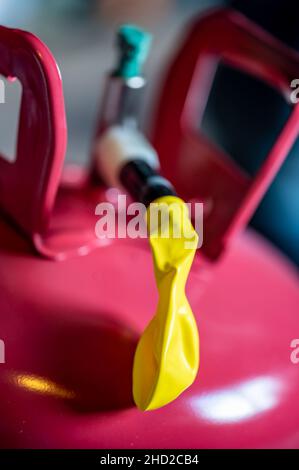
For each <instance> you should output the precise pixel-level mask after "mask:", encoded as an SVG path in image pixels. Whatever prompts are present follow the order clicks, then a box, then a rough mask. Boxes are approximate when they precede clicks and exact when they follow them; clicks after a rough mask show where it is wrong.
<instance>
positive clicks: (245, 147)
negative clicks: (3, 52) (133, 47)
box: [0, 0, 299, 265]
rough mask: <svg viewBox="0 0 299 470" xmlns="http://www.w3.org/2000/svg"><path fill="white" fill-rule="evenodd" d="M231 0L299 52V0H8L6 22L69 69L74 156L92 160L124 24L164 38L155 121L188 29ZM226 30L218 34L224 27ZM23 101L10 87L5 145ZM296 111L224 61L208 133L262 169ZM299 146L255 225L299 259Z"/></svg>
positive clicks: (158, 44)
mask: <svg viewBox="0 0 299 470" xmlns="http://www.w3.org/2000/svg"><path fill="white" fill-rule="evenodd" d="M220 5H226V6H228V5H230V6H233V7H234V8H236V9H238V10H240V11H242V12H243V13H244V14H245V15H246V16H248V17H249V18H251V19H253V20H254V21H255V22H257V23H259V24H260V25H261V26H262V27H264V28H265V29H267V30H268V31H269V32H271V33H272V34H273V35H275V36H277V37H278V38H279V39H281V40H282V41H283V42H285V43H286V44H288V45H290V46H291V47H293V48H295V49H297V50H298V49H299V2H295V1H294V0H291V1H290V0H235V1H234V0H232V1H221V0H48V1H47V2H45V1H44V0H26V1H22V0H1V2H0V24H2V25H7V26H13V27H17V28H22V29H26V30H29V31H31V32H33V33H35V34H37V35H38V36H39V37H40V38H41V39H42V40H43V41H44V42H45V43H46V44H47V45H48V46H49V48H50V49H51V51H52V52H53V54H54V56H55V58H56V60H57V62H58V64H59V66H60V69H61V73H62V78H63V84H64V95H65V102H66V110H67V120H68V150H67V157H66V158H67V160H68V161H75V162H79V163H82V164H87V163H88V159H89V153H90V144H91V138H92V135H93V132H94V127H95V120H96V117H97V113H98V106H99V103H100V97H101V91H102V86H103V83H104V78H105V73H106V72H107V71H108V70H110V69H111V67H112V64H113V63H114V60H115V56H114V35H115V30H116V28H117V27H118V26H119V24H121V23H123V22H133V23H137V24H139V25H140V26H143V27H145V28H146V29H148V30H149V31H151V32H152V33H153V35H154V43H153V49H152V53H151V55H150V58H149V61H148V62H147V65H146V74H147V76H148V78H149V86H148V88H147V91H146V99H145V103H144V107H143V117H144V121H145V125H146V123H147V122H148V121H149V120H150V116H151V110H152V103H153V102H154V100H153V97H154V96H155V94H156V91H157V90H158V89H159V86H160V85H161V78H162V76H163V75H162V73H161V71H163V69H164V68H165V66H166V65H167V62H168V61H169V59H170V56H171V54H172V52H173V51H174V50H175V48H176V47H177V44H178V40H179V37H180V35H181V32H182V30H183V29H184V26H185V25H186V24H187V23H188V21H189V20H190V19H191V18H193V17H194V16H195V15H198V14H199V13H200V12H202V11H204V10H207V9H209V8H212V7H215V6H220ZM215 34H217V32H215ZM294 78H299V77H294ZM19 98H20V90H19V89H18V88H17V84H7V86H6V103H5V104H1V106H0V151H1V152H4V153H6V154H8V155H9V154H11V153H12V152H13V144H14V142H13V141H12V136H13V134H14V132H12V131H11V130H12V129H13V127H16V122H15V121H16V112H15V111H16V107H17V102H18V100H19ZM288 113H289V108H288V106H287V104H286V103H285V102H284V101H283V100H282V99H281V98H280V97H279V96H278V95H277V94H276V93H275V92H274V90H272V89H270V88H268V87H266V86H265V85H263V84H261V83H260V82H258V81H256V80H253V79H252V78H250V77H245V76H243V75H242V74H240V73H238V72H236V71H233V70H230V69H228V68H226V67H224V66H219V68H218V71H217V74H216V79H215V82H214V85H213V88H212V93H211V95H210V98H209V102H208V107H207V111H206V113H205V118H204V121H203V130H204V131H205V132H206V133H207V134H208V135H209V136H211V137H212V138H213V139H214V140H215V141H216V142H217V143H218V144H219V145H220V146H222V147H223V148H224V149H225V150H226V151H227V152H228V153H229V154H230V155H231V156H232V157H233V158H234V159H235V160H237V161H238V162H239V164H240V165H241V166H242V167H243V168H244V169H245V170H246V171H247V172H248V173H250V174H254V173H255V172H256V170H257V168H258V167H259V165H260V164H261V162H262V160H263V158H264V157H265V155H266V153H267V150H268V149H269V148H270V147H271V145H272V143H273V141H274V140H275V138H276V136H277V134H278V133H279V131H280V129H281V127H282V125H283V123H284V122H285V120H286V118H287V116H288ZM298 209H299V143H298V144H296V145H295V146H294V149H293V151H292V152H291V154H290V155H289V157H288V159H287V161H286V162H285V164H284V165H283V167H282V169H281V171H280V173H279V175H278V177H277V178H276V180H275V182H274V183H273V184H272V186H271V188H270V189H269V191H268V193H267V195H266V196H265V197H264V199H263V201H262V204H261V205H260V207H259V209H258V210H257V212H256V214H255V215H254V217H253V220H252V225H253V226H254V227H255V228H256V229H258V230H259V231H260V232H262V233H263V234H264V235H265V236H267V237H268V238H269V239H270V240H272V241H273V242H274V243H275V244H276V245H277V246H278V247H279V248H280V249H281V250H282V251H284V252H285V253H286V254H287V255H288V256H289V258H290V259H292V260H293V261H294V262H295V263H296V264H297V265H299V246H298V241H299V216H298Z"/></svg>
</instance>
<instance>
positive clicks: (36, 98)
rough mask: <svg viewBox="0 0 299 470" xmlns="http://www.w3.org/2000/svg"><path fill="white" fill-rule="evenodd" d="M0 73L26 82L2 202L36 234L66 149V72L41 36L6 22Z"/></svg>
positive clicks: (0, 162) (0, 30)
mask: <svg viewBox="0 0 299 470" xmlns="http://www.w3.org/2000/svg"><path fill="white" fill-rule="evenodd" d="M0 74H2V75H4V76H5V77H9V76H10V77H16V78H18V79H19V81H20V82H21V84H22V102H21V109H20V119H19V131H18V136H17V156H16V161H15V162H14V163H10V162H7V161H5V160H4V159H3V158H2V157H1V156H0V206H1V208H2V209H3V210H4V211H5V212H6V213H7V214H8V215H9V216H11V217H12V218H13V219H14V221H15V222H16V223H17V224H18V226H19V227H21V228H22V229H23V231H25V232H26V233H27V235H29V236H30V237H32V235H34V233H39V232H41V231H42V230H43V229H44V228H45V226H46V225H47V223H48V219H49V216H50V213H51V210H52V206H53V203H54V199H55V194H56V190H57V186H58V182H59V178H60V172H61V168H62V163H63V159H64V154H65V149H66V120H65V111H64V100H63V92H62V84H61V77H60V73H59V70H58V67H57V65H56V62H55V60H54V58H53V56H52V54H51V52H50V51H49V49H48V48H47V47H46V46H45V45H44V44H43V43H42V42H41V41H40V40H39V39H38V38H36V37H35V36H33V35H32V34H29V33H26V32H24V31H20V30H15V29H10V28H5V27H0Z"/></svg>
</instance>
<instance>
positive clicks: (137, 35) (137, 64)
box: [115, 24, 152, 79]
mask: <svg viewBox="0 0 299 470" xmlns="http://www.w3.org/2000/svg"><path fill="white" fill-rule="evenodd" d="M117 37H118V47H119V52H120V59H119V64H118V67H117V69H116V71H115V75H117V76H120V77H123V78H125V79H128V78H131V77H136V76H138V75H141V69H142V66H143V64H144V62H145V60H146V58H147V56H148V53H149V50H150V46H151V41H152V36H151V34H149V33H148V32H146V31H144V30H142V29H140V28H138V27H137V26H134V25H131V24H125V25H122V26H121V27H120V28H119V30H118V35H117Z"/></svg>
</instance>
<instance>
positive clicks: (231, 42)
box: [153, 9, 299, 259]
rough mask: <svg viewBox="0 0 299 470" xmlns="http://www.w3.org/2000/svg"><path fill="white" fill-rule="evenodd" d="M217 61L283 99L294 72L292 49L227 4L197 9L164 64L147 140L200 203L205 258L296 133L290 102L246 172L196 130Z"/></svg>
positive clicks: (219, 245) (256, 196) (239, 222)
mask: <svg viewBox="0 0 299 470" xmlns="http://www.w3.org/2000/svg"><path fill="white" fill-rule="evenodd" d="M219 62H222V63H225V64H228V65H231V66H232V67H234V68H236V69H239V70H242V71H243V72H245V73H247V74H250V75H253V76H255V77H257V78H258V79H260V80H262V81H264V82H266V83H267V84H268V85H270V86H271V87H274V88H276V89H277V90H278V91H279V92H280V93H281V94H282V95H283V96H284V97H285V99H286V100H287V101H288V102H289V103H290V93H291V91H292V90H291V88H290V83H291V81H292V80H293V79H294V78H298V77H299V55H298V54H297V53H296V52H294V51H293V50H291V49H289V48H288V47H286V46H284V45H283V44H282V43H281V42H279V41H278V40H276V39H274V38H273V37H272V36H271V35H269V34H268V33H266V32H265V31H263V30H262V29H261V28H259V27H258V26H256V25H255V24H253V23H252V22H250V21H249V20H247V19H246V18H245V17H244V16H243V15H241V14H240V13H237V12H236V11H233V10H229V9H219V10H213V11H212V12H209V13H207V14H205V15H203V16H200V17H199V18H198V19H197V20H196V21H195V22H194V24H193V25H192V26H191V28H189V30H188V33H187V36H186V38H185V40H184V41H183V44H182V46H181V48H180V49H179V51H178V53H177V54H176V56H175V58H174V60H173V61H172V63H171V65H170V67H169V69H168V71H167V74H166V78H165V81H164V85H163V87H162V91H161V95H160V100H159V103H158V109H157V113H156V114H155V117H154V129H153V143H154V145H155V147H156V149H157V151H158V153H159V156H160V160H161V167H162V171H163V173H164V174H165V176H166V177H167V178H169V179H170V180H171V181H172V182H173V184H174V185H175V187H176V188H177V190H178V192H179V193H180V194H181V195H182V197H184V198H185V199H187V200H190V199H192V200H194V199H195V200H199V201H204V202H206V206H205V207H206V211H205V216H204V245H203V248H202V251H203V253H204V254H205V255H206V256H207V257H208V258H210V259H214V258H217V257H218V255H219V254H220V253H221V252H222V250H223V248H224V247H225V246H226V243H227V241H228V239H230V238H231V236H232V235H233V234H235V233H236V232H237V231H239V230H240V229H241V228H242V227H244V225H246V224H247V222H248V220H249V218H250V217H251V215H252V213H253V211H254V210H255V208H256V207H257V205H258V203H259V201H260V200H261V198H262V196H263V195H264V193H265V191H266V190H267V188H268V186H269V185H270V183H271V181H272V180H273V178H274V176H275V175H276V173H277V172H278V170H279V168H280V166H281V164H282V163H283V161H284V160H285V158H286V156H287V154H288V152H289V150H290V149H291V147H292V145H293V143H294V141H295V140H296V138H297V136H298V134H299V107H298V105H293V104H291V103H290V105H291V106H292V108H293V109H292V111H291V114H290V116H289V118H288V120H287V122H286V123H285V125H284V127H283V129H282V131H281V132H280V134H279V136H278V137H277V139H276V141H275V143H274V145H273V147H272V148H271V150H270V151H269V153H268V155H267V156H266V159H265V161H264V163H263V164H262V166H261V167H260V169H259V171H258V172H257V174H256V175H255V176H254V177H253V178H250V177H249V176H247V175H245V174H244V172H242V170H241V169H240V168H239V167H238V165H237V164H236V163H234V162H233V161H232V159H231V158H230V157H229V156H228V155H226V154H225V153H224V152H223V151H221V150H219V148H217V147H216V145H214V144H213V143H212V142H211V141H209V140H208V139H207V138H206V137H205V136H204V135H203V134H202V133H201V132H200V130H199V129H198V127H199V124H200V121H201V119H202V116H203V114H204V110H205V107H206V104H207V100H208V96H209V91H210V89H211V85H212V82H213V77H214V73H215V70H216V67H217V64H218V63H219ZM244 113H246V109H244ZM236 132H238V129H236ZM261 132H262V129H261Z"/></svg>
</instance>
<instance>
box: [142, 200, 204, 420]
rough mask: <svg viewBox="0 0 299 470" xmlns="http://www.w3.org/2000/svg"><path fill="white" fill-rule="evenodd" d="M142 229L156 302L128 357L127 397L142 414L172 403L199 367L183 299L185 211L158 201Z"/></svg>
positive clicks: (189, 250) (190, 231) (188, 246)
mask: <svg viewBox="0 0 299 470" xmlns="http://www.w3.org/2000/svg"><path fill="white" fill-rule="evenodd" d="M157 214H158V216H159V215H160V216H159V217H157ZM147 225H148V231H149V240H150V245H151V250H152V255H153V261H154V271H155V278H156V283H157V287H158V291H159V301H158V306H157V311H156V314H155V316H154V317H153V319H152V320H151V322H150V323H149V325H148V326H147V327H146V329H145V331H144V333H143V334H142V336H141V338H140V340H139V343H138V345H137V349H136V352H135V358H134V366H133V396H134V400H135V403H136V405H137V406H138V408H140V409H141V410H144V411H145V410H153V409H155V408H159V407H161V406H164V405H166V404H167V403H169V402H171V401H172V400H174V399H175V398H177V397H178V396H179V395H180V394H181V393H182V392H183V391H184V390H186V388H187V387H189V386H190V385H191V384H192V383H193V381H194V379H195V377H196V375H197V371H198V366H199V338H198V331H197V325H196V322H195V319H194V316H193V313H192V310H191V308H190V305H189V303H188V300H187V298H186V294H185V285H186V281H187V278H188V274H189V271H190V268H191V265H192V261H193V258H194V254H195V250H196V248H197V242H198V237H197V234H196V232H195V230H194V228H193V227H192V224H191V221H190V219H189V214H188V209H187V206H186V205H185V203H184V202H183V201H182V200H181V199H179V198H177V197H174V196H164V197H161V198H159V199H157V200H156V201H155V202H154V204H151V205H150V206H149V208H148V210H147Z"/></svg>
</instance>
